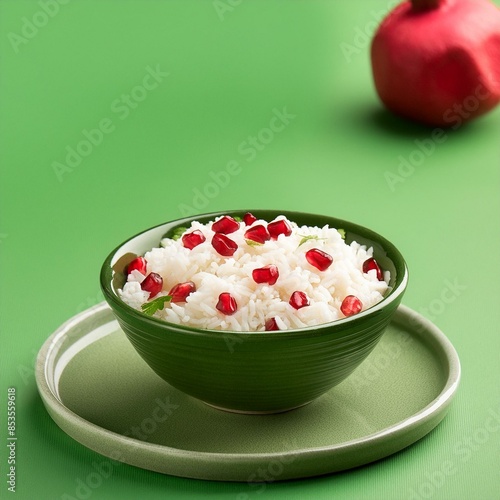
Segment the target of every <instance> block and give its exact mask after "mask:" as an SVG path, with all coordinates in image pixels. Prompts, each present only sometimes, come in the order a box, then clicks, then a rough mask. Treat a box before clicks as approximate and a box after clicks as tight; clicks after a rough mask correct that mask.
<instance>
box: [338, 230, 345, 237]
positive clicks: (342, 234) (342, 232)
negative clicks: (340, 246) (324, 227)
mask: <svg viewBox="0 0 500 500" xmlns="http://www.w3.org/2000/svg"><path fill="white" fill-rule="evenodd" d="M337 232H338V233H339V234H340V236H341V237H342V239H343V240H345V229H337Z"/></svg>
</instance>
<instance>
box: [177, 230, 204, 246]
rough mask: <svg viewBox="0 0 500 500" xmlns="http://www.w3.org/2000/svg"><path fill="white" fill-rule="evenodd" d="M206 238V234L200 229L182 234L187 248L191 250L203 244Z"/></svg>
mask: <svg viewBox="0 0 500 500" xmlns="http://www.w3.org/2000/svg"><path fill="white" fill-rule="evenodd" d="M205 240H206V238H205V235H204V234H203V233H202V232H201V231H200V230H199V229H196V230H194V231H191V232H190V233H186V234H184V235H183V236H182V244H183V245H184V246H185V247H186V248H189V250H192V249H193V248H194V247H197V246H198V245H201V244H202V243H203V242H204V241H205Z"/></svg>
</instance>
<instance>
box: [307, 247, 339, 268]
mask: <svg viewBox="0 0 500 500" xmlns="http://www.w3.org/2000/svg"><path fill="white" fill-rule="evenodd" d="M306 259H307V262H309V264H311V266H314V267H315V268H316V269H319V270H320V271H326V270H327V269H328V268H329V267H330V265H331V264H332V262H333V257H332V256H331V255H330V254H328V253H326V252H323V250H320V249H319V248H311V250H308V251H307V252H306Z"/></svg>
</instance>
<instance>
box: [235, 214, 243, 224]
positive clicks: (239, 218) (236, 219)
mask: <svg viewBox="0 0 500 500" xmlns="http://www.w3.org/2000/svg"><path fill="white" fill-rule="evenodd" d="M233 219H234V220H235V221H236V222H243V219H242V218H241V217H239V216H237V215H235V216H234V217H233Z"/></svg>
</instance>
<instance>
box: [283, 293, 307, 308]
mask: <svg viewBox="0 0 500 500" xmlns="http://www.w3.org/2000/svg"><path fill="white" fill-rule="evenodd" d="M288 303H289V304H290V305H291V306H292V307H293V308H294V309H301V308H302V307H306V306H308V305H309V297H308V296H307V295H306V294H305V293H304V292H300V291H296V292H293V293H292V295H291V297H290V300H289V301H288Z"/></svg>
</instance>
